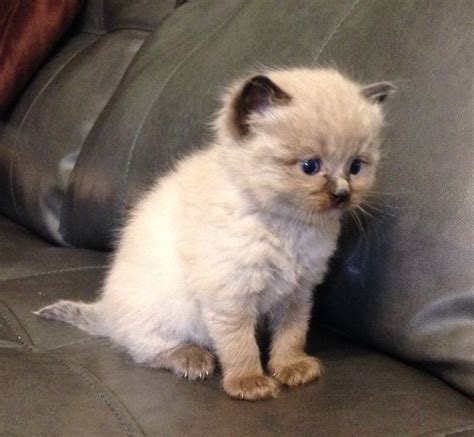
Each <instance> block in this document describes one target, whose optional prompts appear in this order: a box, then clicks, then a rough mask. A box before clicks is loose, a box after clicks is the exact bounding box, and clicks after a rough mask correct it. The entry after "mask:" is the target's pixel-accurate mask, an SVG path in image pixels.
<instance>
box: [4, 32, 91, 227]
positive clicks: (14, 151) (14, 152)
mask: <svg viewBox="0 0 474 437" xmlns="http://www.w3.org/2000/svg"><path fill="white" fill-rule="evenodd" d="M96 41H97V40H95V41H93V42H91V43H90V44H88V45H87V46H85V47H83V48H82V49H81V50H79V51H78V52H76V53H74V54H72V55H71V56H70V57H69V58H68V59H67V60H66V61H65V62H64V64H63V65H61V67H59V68H58V70H57V71H56V72H55V73H54V74H53V75H52V76H51V77H50V78H49V79H48V81H47V82H46V83H45V84H44V85H43V88H41V90H40V91H39V92H38V94H36V96H35V98H34V99H33V101H32V102H31V104H30V107H29V108H28V110H27V111H26V112H25V115H24V116H23V119H22V120H21V122H20V126H19V127H18V132H17V134H16V138H15V142H14V144H13V149H12V154H11V158H10V168H9V185H10V198H11V200H12V204H13V209H14V211H15V214H16V216H17V218H18V217H20V212H19V209H18V203H17V201H16V197H15V190H14V188H13V182H14V175H13V170H14V166H15V157H16V156H17V155H18V151H17V148H18V147H19V146H18V141H19V139H20V134H21V131H22V129H23V125H24V124H25V122H26V119H27V118H28V116H29V115H30V112H31V110H32V109H33V107H34V106H35V104H36V102H37V101H38V99H39V97H40V96H41V95H42V94H43V93H44V91H45V90H46V89H47V88H48V87H49V85H50V84H51V82H53V80H54V79H56V77H57V76H58V75H59V73H61V71H62V70H64V68H65V67H66V66H67V65H68V64H69V63H70V62H71V61H72V60H73V59H74V58H75V57H76V56H78V55H80V54H81V53H82V52H83V51H85V50H86V49H88V48H89V47H90V46H92V44H94V43H95V42H96Z"/></svg>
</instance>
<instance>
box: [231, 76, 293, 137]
mask: <svg viewBox="0 0 474 437" xmlns="http://www.w3.org/2000/svg"><path fill="white" fill-rule="evenodd" d="M290 100H291V97H290V96H289V95H288V94H286V93H285V92H284V91H283V90H282V89H281V88H280V87H279V86H278V85H276V84H275V83H274V82H272V81H271V80H270V79H269V78H268V77H266V76H255V77H253V78H252V79H250V80H249V81H247V82H246V83H245V85H244V86H243V88H242V91H241V92H240V93H239V95H238V96H237V98H236V99H235V102H234V108H233V109H234V117H235V118H234V122H235V125H236V128H237V131H238V132H239V133H240V134H241V135H246V134H248V132H249V124H248V121H249V116H250V115H251V114H253V113H258V114H264V113H265V111H266V110H268V109H269V108H270V107H272V106H274V105H279V104H284V103H288V102H289V101H290Z"/></svg>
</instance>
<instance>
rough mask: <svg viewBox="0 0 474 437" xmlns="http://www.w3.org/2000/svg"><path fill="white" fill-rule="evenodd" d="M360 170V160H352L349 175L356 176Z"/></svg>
mask: <svg viewBox="0 0 474 437" xmlns="http://www.w3.org/2000/svg"><path fill="white" fill-rule="evenodd" d="M361 168H362V161H361V160H360V159H354V161H352V164H351V168H350V172H351V174H354V175H356V174H357V173H359V172H360V169H361Z"/></svg>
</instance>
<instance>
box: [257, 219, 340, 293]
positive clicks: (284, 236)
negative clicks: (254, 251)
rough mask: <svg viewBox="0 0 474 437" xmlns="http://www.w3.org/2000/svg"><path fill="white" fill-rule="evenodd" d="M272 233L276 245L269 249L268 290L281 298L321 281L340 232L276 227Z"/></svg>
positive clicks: (309, 228)
mask: <svg viewBox="0 0 474 437" xmlns="http://www.w3.org/2000/svg"><path fill="white" fill-rule="evenodd" d="M272 232H273V237H274V239H275V240H276V241H277V244H274V245H273V247H271V248H269V251H268V258H267V260H266V261H267V264H268V266H269V270H270V272H271V275H270V276H269V286H268V288H267V290H266V291H265V293H266V294H270V295H273V296H275V297H278V296H283V295H286V294H288V293H293V292H294V291H295V289H297V288H298V287H301V286H308V284H310V285H316V284H318V283H319V282H321V281H322V279H323V277H324V274H325V272H326V269H327V264H328V260H329V258H330V256H331V255H332V254H333V252H334V250H335V248H336V239H337V233H334V232H333V233H330V232H327V231H325V230H320V229H317V228H312V227H302V228H296V229H294V228H290V229H286V228H276V229H272Z"/></svg>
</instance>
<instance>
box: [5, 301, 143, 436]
mask: <svg viewBox="0 0 474 437" xmlns="http://www.w3.org/2000/svg"><path fill="white" fill-rule="evenodd" d="M0 303H1V304H3V306H4V307H5V308H6V309H7V310H8V311H9V312H11V314H12V315H13V316H14V314H13V312H12V311H11V310H10V308H9V307H8V306H7V305H6V304H5V302H3V301H0ZM0 316H1V317H2V319H4V320H5V322H6V324H7V325H8V327H9V328H10V330H11V332H12V333H13V335H14V336H15V337H16V338H17V339H18V341H19V342H20V343H21V344H22V345H23V346H24V347H25V348H26V349H27V350H28V351H29V352H30V353H33V352H35V348H34V347H33V342H32V340H31V338H30V337H29V335H28V333H27V331H26V330H25V329H24V327H23V326H22V325H21V323H20V321H19V320H18V318H17V317H15V320H16V321H17V323H18V325H19V326H20V328H21V330H22V331H23V334H24V335H20V334H19V332H18V331H17V330H16V329H15V327H14V325H13V322H12V321H11V320H10V318H9V317H8V316H7V315H6V314H5V312H4V311H2V309H1V308H0ZM26 338H28V341H29V343H30V344H28V342H26V341H25V339H26ZM40 352H42V353H44V354H45V355H48V356H49V357H51V358H53V359H54V360H55V361H57V362H58V363H60V364H61V365H63V366H64V367H66V368H67V369H69V370H70V371H71V372H72V373H75V374H76V375H79V376H80V377H81V378H82V379H83V380H84V381H85V382H86V383H87V385H88V386H89V387H90V388H92V389H93V390H94V391H95V393H96V394H97V396H98V397H99V398H100V399H101V400H102V401H103V402H104V403H105V404H106V405H107V407H108V408H109V409H110V411H111V412H112V414H113V415H114V417H115V418H116V420H117V422H118V423H119V424H120V426H121V427H122V428H123V429H124V431H125V433H126V434H127V436H133V433H132V432H131V431H130V429H129V427H128V426H127V424H126V423H125V420H124V419H123V418H122V416H121V414H120V413H119V412H118V411H117V409H116V408H115V407H114V406H113V404H112V402H111V401H110V399H109V398H108V397H107V396H106V395H105V394H104V393H103V392H102V391H101V390H100V389H99V387H97V385H96V384H95V383H94V379H97V378H96V377H95V376H93V374H92V373H91V372H90V371H88V370H87V369H84V371H81V368H79V367H72V366H71V365H69V364H68V363H66V362H65V361H63V360H61V359H60V358H58V357H56V356H55V355H54V354H52V353H50V352H48V351H40ZM117 403H118V404H119V405H120V406H121V407H122V408H123V409H124V410H125V411H126V412H127V413H128V414H129V415H130V418H131V420H132V422H133V423H134V424H135V425H136V427H137V428H138V429H139V430H140V432H141V433H142V435H145V434H144V432H143V430H142V429H141V428H140V426H139V425H138V423H137V422H136V421H135V420H134V419H133V417H132V415H131V414H130V413H129V412H128V410H127V409H126V408H125V406H123V405H122V403H121V402H120V401H118V400H117Z"/></svg>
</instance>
